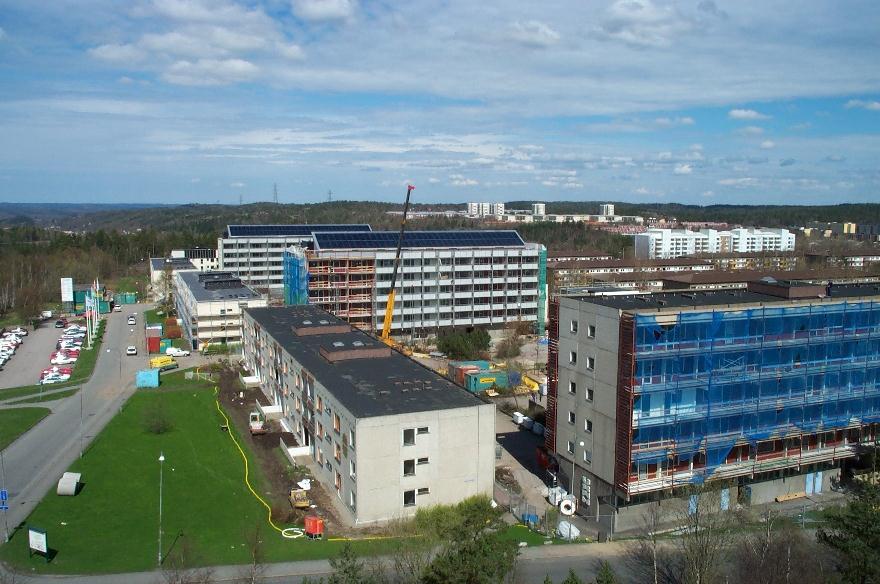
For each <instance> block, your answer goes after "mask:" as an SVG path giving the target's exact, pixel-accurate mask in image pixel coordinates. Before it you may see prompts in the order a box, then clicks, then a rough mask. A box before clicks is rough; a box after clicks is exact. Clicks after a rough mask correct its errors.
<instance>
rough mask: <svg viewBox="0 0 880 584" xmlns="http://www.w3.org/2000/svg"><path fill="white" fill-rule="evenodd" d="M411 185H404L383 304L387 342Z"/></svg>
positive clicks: (384, 335)
mask: <svg viewBox="0 0 880 584" xmlns="http://www.w3.org/2000/svg"><path fill="white" fill-rule="evenodd" d="M415 188H416V187H414V186H413V185H407V187H406V202H404V204H403V219H401V221H400V233H399V234H398V236H397V251H396V252H395V254H394V268H393V269H392V271H391V289H390V290H388V303H387V304H386V305H385V321H384V322H383V323H382V340H383V341H384V342H385V343H387V344H389V345H390V344H392V342H391V321H392V320H393V319H394V297H395V296H396V295H397V290H396V289H395V285H396V284H397V271H398V269H399V268H400V250H401V248H402V247H403V233H404V231H406V216H407V213H409V197H410V194H411V193H412V192H413V189H415Z"/></svg>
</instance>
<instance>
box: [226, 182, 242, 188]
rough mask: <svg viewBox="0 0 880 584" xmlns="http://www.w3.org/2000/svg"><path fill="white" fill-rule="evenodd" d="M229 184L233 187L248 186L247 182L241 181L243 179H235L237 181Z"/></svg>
mask: <svg viewBox="0 0 880 584" xmlns="http://www.w3.org/2000/svg"><path fill="white" fill-rule="evenodd" d="M229 186H231V187H232V188H234V189H240V188H242V187H244V186H246V185H245V183H243V182H241V181H235V182H231V183H229Z"/></svg>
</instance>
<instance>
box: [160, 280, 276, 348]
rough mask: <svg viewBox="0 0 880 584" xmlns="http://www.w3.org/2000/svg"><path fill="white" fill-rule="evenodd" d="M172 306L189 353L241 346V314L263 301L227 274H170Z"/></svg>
mask: <svg viewBox="0 0 880 584" xmlns="http://www.w3.org/2000/svg"><path fill="white" fill-rule="evenodd" d="M174 303H175V305H176V306H177V316H178V318H179V319H180V320H181V321H182V324H181V328H183V331H184V335H185V336H186V338H187V339H189V341H190V344H191V346H192V348H193V350H198V349H199V348H201V347H202V346H203V345H210V344H215V343H238V342H241V311H242V309H243V308H246V307H252V308H256V307H262V306H266V298H265V297H263V296H261V295H260V294H257V293H256V292H254V291H253V290H252V289H250V288H248V287H247V286H245V285H244V284H243V283H242V281H241V279H239V278H237V277H235V276H234V275H233V274H232V273H230V272H198V271H194V270H191V271H180V272H175V273H174Z"/></svg>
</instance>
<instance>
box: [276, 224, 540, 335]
mask: <svg viewBox="0 0 880 584" xmlns="http://www.w3.org/2000/svg"><path fill="white" fill-rule="evenodd" d="M397 240H398V233H397V232H390V231H389V232H379V231H365V232H360V233H358V232H345V233H333V232H315V233H314V237H313V241H312V244H311V249H305V248H293V249H290V250H288V252H287V253H286V255H285V257H284V270H285V274H286V276H285V293H284V294H285V299H286V301H287V303H288V304H304V303H308V304H314V305H316V306H320V307H321V308H324V309H325V310H328V311H329V312H332V313H333V314H335V315H337V316H339V317H341V318H343V319H345V320H346V321H348V322H350V323H352V324H353V325H355V326H358V327H360V328H363V329H365V330H373V331H375V330H380V329H381V328H382V322H383V320H384V318H385V308H386V303H387V301H388V294H389V291H390V286H391V273H392V271H393V266H394V257H395V253H396V247H397ZM546 264H547V251H546V248H544V246H542V245H540V244H534V243H525V242H524V241H523V240H522V238H521V237H520V236H519V234H518V233H517V232H516V231H503V230H502V231H493V230H474V231H408V232H406V233H405V235H404V239H403V245H402V255H401V264H400V269H399V272H398V278H397V283H396V290H397V297H396V302H395V308H394V318H393V320H392V325H391V330H392V333H394V334H398V335H400V334H412V335H431V334H436V331H437V329H439V328H444V327H468V326H489V327H493V326H503V325H504V324H505V323H510V322H518V321H524V322H532V323H535V326H536V329H537V331H538V332H539V333H543V331H544V326H545V305H546V296H545V294H546V267H547V266H546Z"/></svg>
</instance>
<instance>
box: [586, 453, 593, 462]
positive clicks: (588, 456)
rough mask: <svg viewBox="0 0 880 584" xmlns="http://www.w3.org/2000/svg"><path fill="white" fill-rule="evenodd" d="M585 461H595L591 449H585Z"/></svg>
mask: <svg viewBox="0 0 880 584" xmlns="http://www.w3.org/2000/svg"><path fill="white" fill-rule="evenodd" d="M584 462H586V463H588V464H589V463H592V462H593V453H592V452H590V451H589V450H584Z"/></svg>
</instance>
